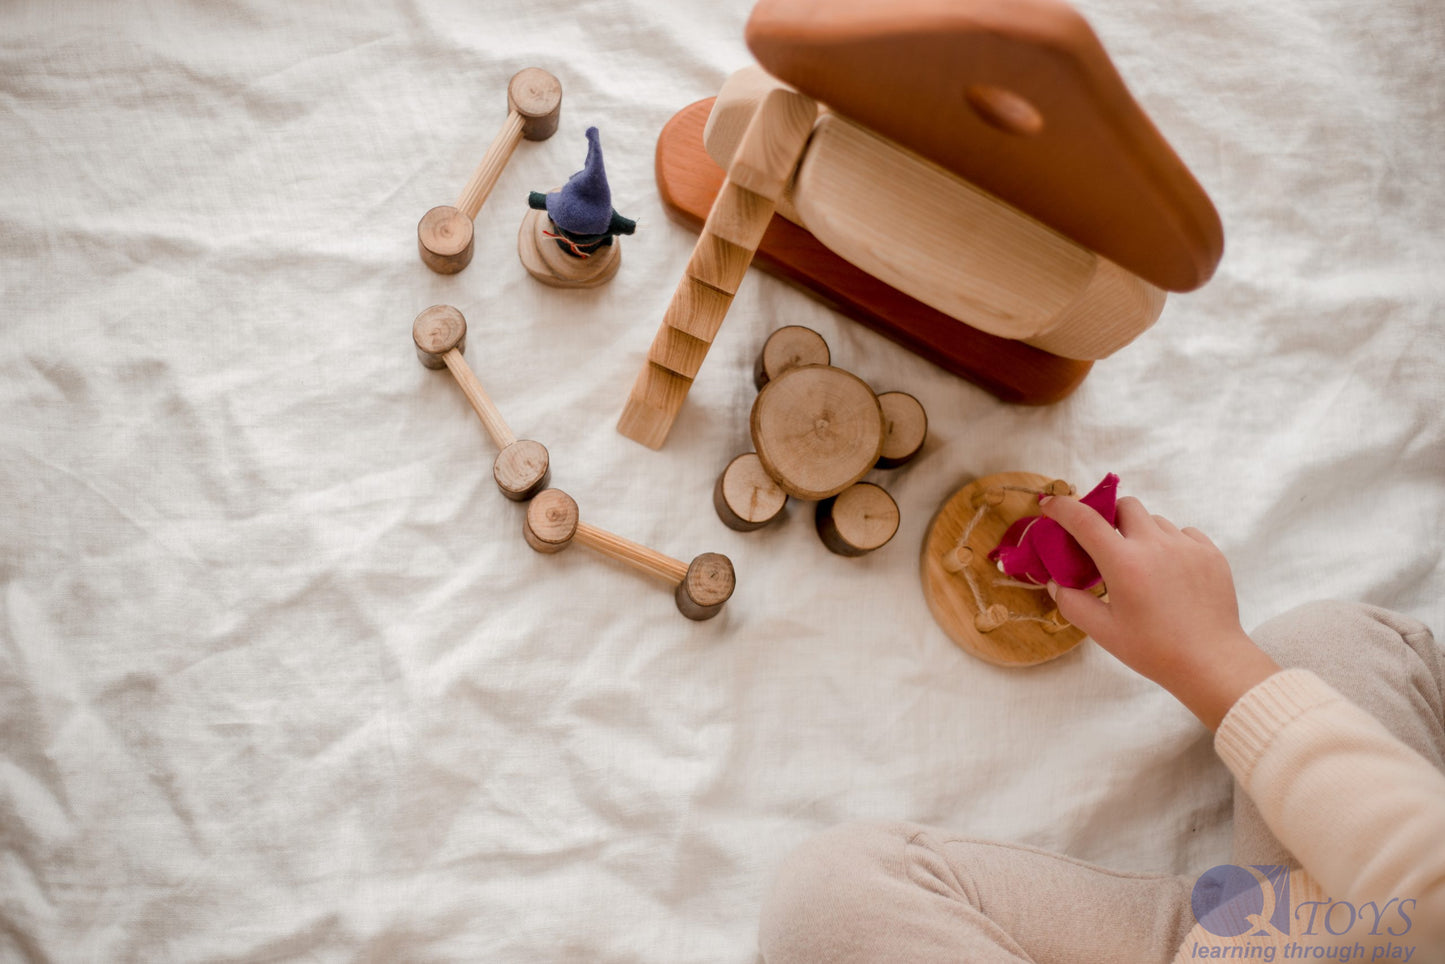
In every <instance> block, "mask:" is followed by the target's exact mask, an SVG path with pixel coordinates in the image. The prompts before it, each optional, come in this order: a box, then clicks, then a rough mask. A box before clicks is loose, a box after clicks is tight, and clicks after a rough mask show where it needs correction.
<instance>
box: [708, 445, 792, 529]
mask: <svg viewBox="0 0 1445 964" xmlns="http://www.w3.org/2000/svg"><path fill="white" fill-rule="evenodd" d="M787 501H788V494H787V493H786V492H784V491H783V489H782V487H781V486H779V485H778V483H777V482H774V481H773V478H772V476H770V475H768V473H767V471H766V470H765V469H764V468H763V463H762V462H761V461H760V460H759V459H758V454H757V453H756V452H744V453H743V454H742V455H739V456H738V457H737V458H735V459H733V460H732V461H731V462H729V463H728V464H727V468H725V469H723V471H722V474H721V475H719V476H718V477H717V484H716V485H714V486H713V490H712V504H713V508H714V509H716V510H717V516H718V518H719V519H721V520H722V522H723V525H725V526H727V527H728V528H730V529H736V530H737V531H739V532H751V531H753V530H754V529H761V528H762V527H763V526H765V525H767V524H768V523H770V522H772V521H773V520H775V519H777V518H778V517H779V516H780V515H782V513H783V507H784V506H785V505H786V504H787Z"/></svg>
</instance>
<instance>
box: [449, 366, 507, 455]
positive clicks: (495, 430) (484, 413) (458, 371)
mask: <svg viewBox="0 0 1445 964" xmlns="http://www.w3.org/2000/svg"><path fill="white" fill-rule="evenodd" d="M442 360H443V361H444V362H446V365H447V368H449V369H450V370H451V373H452V377H453V378H455V379H456V380H457V384H458V385H460V386H461V389H462V394H463V395H465V396H466V398H467V401H468V402H470V403H471V406H472V410H473V411H474V412H476V413H477V417H478V418H480V419H481V420H482V427H483V428H485V429H486V430H487V434H488V435H490V436H491V437H492V442H493V443H494V444H495V445H496V446H497V448H498V449H504V448H506V447H507V446H508V445H511V444H512V443H513V442H515V441H516V440H517V437H516V436H515V435H513V434H512V430H511V429H510V428H508V427H507V422H506V420H505V419H503V418H502V413H501V412H500V411H498V410H497V406H496V403H494V402H493V401H492V399H491V396H489V395H488V394H487V392H486V389H484V388H482V383H481V382H480V381H478V380H477V376H476V373H474V372H473V371H472V367H471V366H470V365H468V364H467V360H466V359H465V358H463V357H462V353H461V352H459V351H457V350H456V349H455V348H453V349H452V350H451V351H449V352H447V353H446V354H444V355H442Z"/></svg>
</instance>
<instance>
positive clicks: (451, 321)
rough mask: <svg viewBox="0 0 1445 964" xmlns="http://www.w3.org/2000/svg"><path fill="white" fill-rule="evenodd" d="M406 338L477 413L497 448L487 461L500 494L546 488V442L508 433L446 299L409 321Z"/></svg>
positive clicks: (519, 497) (523, 494) (514, 495)
mask: <svg viewBox="0 0 1445 964" xmlns="http://www.w3.org/2000/svg"><path fill="white" fill-rule="evenodd" d="M411 339H412V341H413V342H414V343H415V344H416V354H417V358H418V359H420V360H421V363H422V364H423V365H425V366H426V367H427V368H434V369H442V368H445V369H447V370H449V371H450V372H451V373H452V377H453V378H455V379H456V380H457V384H458V385H460V386H461V389H462V394H463V395H465V396H466V397H467V401H468V402H470V403H471V405H472V408H473V410H475V411H476V413H477V415H478V417H480V418H481V420H482V427H483V428H485V429H486V430H487V434H488V435H489V436H491V438H492V442H493V443H495V445H496V446H497V449H498V452H497V458H496V461H494V462H493V463H492V478H494V479H495V480H496V482H497V488H499V489H501V490H502V494H503V495H505V496H506V497H507V498H509V499H511V500H512V501H514V502H525V501H526V500H528V499H530V498H532V496H534V495H536V494H537V493H538V492H541V491H542V490H543V489H544V488H546V487H547V480H548V478H549V477H550V476H551V464H550V459H549V457H548V455H547V449H546V447H545V446H544V445H542V443H541V442H534V441H532V440H531V439H518V438H517V437H516V436H515V435H513V434H512V430H511V429H510V428H508V427H507V423H506V422H505V421H504V420H503V419H502V413H501V412H499V411H498V410H497V406H496V405H495V404H493V402H492V400H491V398H490V397H488V395H487V393H486V391H485V390H484V389H483V388H482V383H481V382H480V381H478V380H477V376H476V374H475V373H474V372H473V371H472V369H471V366H470V365H468V364H467V361H466V359H465V358H463V357H462V352H463V350H464V349H465V347H466V340H467V320H466V318H464V317H462V313H461V312H460V311H458V310H457V309H455V308H453V307H452V306H451V305H432V306H431V307H430V308H428V309H426V310H425V311H423V312H422V313H421V314H419V315H417V316H416V320H415V321H413V322H412V325H411Z"/></svg>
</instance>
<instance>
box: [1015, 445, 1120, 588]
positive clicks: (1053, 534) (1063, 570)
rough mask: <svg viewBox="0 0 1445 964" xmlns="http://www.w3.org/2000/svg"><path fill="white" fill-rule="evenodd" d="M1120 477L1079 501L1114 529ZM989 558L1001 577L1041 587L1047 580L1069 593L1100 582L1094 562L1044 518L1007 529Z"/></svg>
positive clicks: (1108, 479) (1033, 518)
mask: <svg viewBox="0 0 1445 964" xmlns="http://www.w3.org/2000/svg"><path fill="white" fill-rule="evenodd" d="M1118 490H1119V477H1118V476H1117V475H1115V474H1114V473H1113V472H1110V473H1109V474H1108V475H1106V476H1104V480H1103V481H1102V482H1100V483H1099V484H1098V485H1096V486H1094V488H1093V490H1092V491H1091V492H1089V494H1088V495H1086V496H1084V497H1083V498H1082V499H1080V500H1079V501H1080V502H1082V503H1083V504H1084V505H1086V506H1088V507H1089V508H1091V509H1093V510H1094V511H1096V512H1098V513H1099V515H1101V516H1103V517H1104V519H1105V520H1106V521H1107V522H1108V523H1109V525H1114V524H1115V523H1114V514H1115V503H1116V501H1117V499H1118V495H1119V491H1118ZM988 557H989V558H990V559H992V560H993V561H995V562H997V563H999V564H1000V565H1001V566H1002V568H1003V571H1004V574H1005V575H1007V576H1009V577H1010V578H1013V579H1017V580H1019V581H1020V582H1031V583H1033V584H1035V585H1037V586H1044V585H1047V584H1048V583H1049V581H1050V580H1053V581H1054V582H1056V583H1058V584H1059V585H1060V586H1068V587H1069V588H1070V589H1088V588H1089V587H1090V586H1093V585H1096V584H1097V583H1098V582H1099V580H1100V579H1101V578H1102V577H1101V576H1100V575H1099V569H1098V567H1097V566H1095V565H1094V560H1093V559H1090V558H1089V554H1088V553H1087V552H1085V551H1084V548H1083V546H1081V545H1079V543H1078V542H1077V541H1075V539H1074V537H1073V536H1071V535H1069V534H1068V533H1067V532H1065V531H1064V527H1063V526H1061V525H1059V524H1058V523H1057V522H1055V521H1054V520H1053V519H1048V518H1045V517H1044V516H1041V515H1038V516H1026V517H1025V518H1022V519H1019V520H1018V521H1017V522H1015V523H1014V524H1013V525H1011V526H1009V527H1008V531H1007V532H1005V533H1004V534H1003V538H1002V539H1001V540H999V544H998V546H997V547H996V548H995V549H994V550H993V551H992V552H990V553H989V554H988Z"/></svg>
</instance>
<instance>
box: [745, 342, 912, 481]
mask: <svg viewBox="0 0 1445 964" xmlns="http://www.w3.org/2000/svg"><path fill="white" fill-rule="evenodd" d="M750 421H751V428H752V435H753V447H754V448H755V449H756V450H757V453H758V458H759V459H760V460H761V461H762V464H763V468H764V469H765V470H766V471H767V473H768V475H770V476H772V477H773V480H774V481H776V482H777V483H778V485H779V486H781V487H782V489H783V491H784V492H786V493H788V494H789V495H791V496H796V497H797V498H799V499H807V500H809V501H816V500H818V499H826V498H828V497H829V496H832V495H837V494H838V493H839V492H842V491H843V490H844V489H846V488H848V486H850V485H852V484H853V483H854V482H857V481H858V480H859V479H861V478H863V476H864V475H866V474H867V473H868V470H869V469H871V468H873V466H874V465H875V464H876V463H877V462H878V455H879V453H880V452H881V451H882V450H883V410H882V408H880V407H879V405H878V396H876V395H874V394H873V389H871V388H869V387H868V386H867V384H866V383H864V381H863V380H862V379H861V378H859V377H858V376H857V375H854V374H852V373H851V372H845V371H843V369H841V368H832V367H830V366H828V365H800V366H799V367H797V368H791V369H789V370H787V371H785V372H783V373H782V374H781V375H779V376H778V377H777V378H774V379H773V380H772V381H770V382H768V383H767V384H766V385H764V386H763V390H762V391H761V392H759V393H758V397H757V400H756V401H754V402H753V411H752V418H751V420H750Z"/></svg>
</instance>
